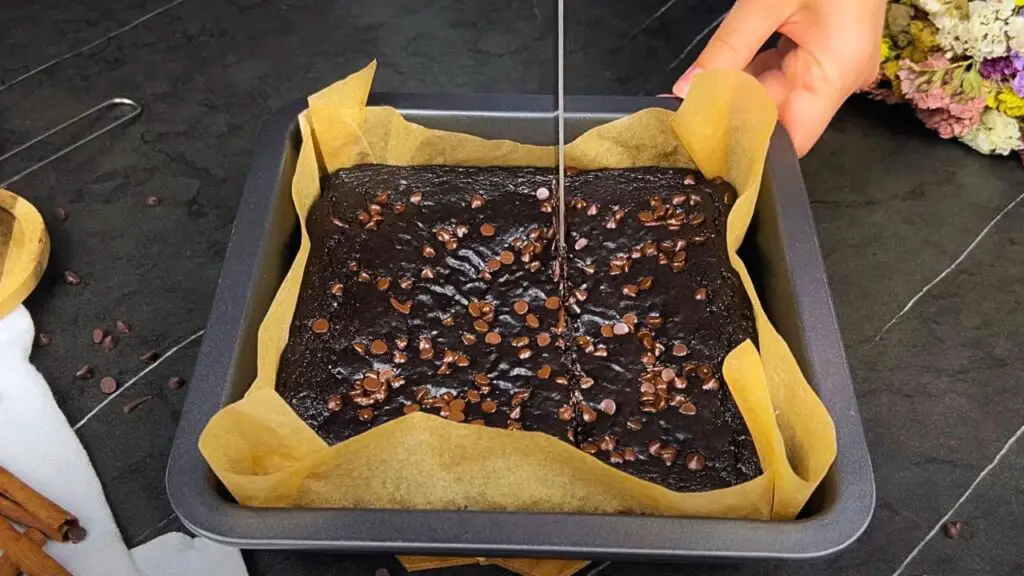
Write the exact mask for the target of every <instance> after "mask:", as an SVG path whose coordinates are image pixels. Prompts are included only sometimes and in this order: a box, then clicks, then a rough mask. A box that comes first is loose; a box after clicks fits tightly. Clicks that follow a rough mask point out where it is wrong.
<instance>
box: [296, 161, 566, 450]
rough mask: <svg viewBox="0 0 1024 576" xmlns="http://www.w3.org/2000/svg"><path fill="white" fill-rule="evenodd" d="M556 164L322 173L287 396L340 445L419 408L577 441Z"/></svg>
mask: <svg viewBox="0 0 1024 576" xmlns="http://www.w3.org/2000/svg"><path fill="white" fill-rule="evenodd" d="M553 175H554V174H553V171H552V170H542V169H520V168H517V169H510V168H456V167H440V166H438V167H418V168H406V167H394V166H361V167H356V168H353V169H349V170H342V171H340V172H337V173H336V174H334V175H332V176H330V177H328V178H325V179H324V181H323V182H322V183H321V190H322V196H321V198H320V200H319V201H318V202H316V203H315V204H314V206H313V208H312V210H311V212H310V214H309V216H308V218H307V226H308V230H309V236H310V244H311V251H310V254H309V260H308V262H307V264H306V271H305V274H304V276H303V279H302V286H301V288H300V294H299V299H298V304H297V306H296V310H295V314H294V317H293V321H292V325H291V331H290V337H289V341H288V344H287V345H286V347H285V350H284V352H283V354H282V358H281V365H280V369H279V371H278V380H277V390H278V392H279V393H280V394H281V396H282V397H284V399H285V400H286V401H287V402H288V403H289V404H290V405H291V406H292V408H293V409H294V410H295V411H296V412H297V413H298V415H299V416H300V417H302V419H303V420H305V421H306V422H307V423H308V424H309V425H310V426H311V427H312V428H313V429H314V430H316V431H317V433H318V434H319V435H320V436H321V437H322V438H323V439H324V440H325V441H326V442H328V443H330V444H334V443H337V442H341V441H343V440H346V439H348V438H350V437H352V436H354V435H356V434H359V433H360V432H363V431H365V430H367V429H369V428H370V427H371V426H374V425H379V424H382V423H384V422H387V421H389V420H393V419H395V418H397V417H399V416H401V415H403V413H405V412H407V411H411V410H417V409H418V410H425V411H429V412H432V413H434V414H439V415H441V416H445V417H447V418H450V419H453V420H456V421H465V422H469V423H473V424H486V425H490V426H501V427H509V428H516V429H518V428H522V429H525V430H543V431H544V432H547V433H550V434H553V435H556V436H560V437H562V438H563V439H567V438H568V436H567V434H568V426H567V424H566V423H565V422H562V421H560V420H558V418H557V412H558V408H559V407H560V406H562V405H565V404H567V403H568V402H569V388H568V377H567V372H566V370H565V369H564V367H563V366H562V364H561V362H560V357H561V353H560V351H559V350H558V340H559V338H560V336H559V335H558V334H557V333H556V330H561V331H564V329H565V328H564V320H563V323H562V324H563V326H561V327H559V326H557V323H558V318H559V312H560V308H559V307H558V305H557V300H558V294H559V283H558V282H557V281H556V280H555V278H554V268H555V263H556V262H557V253H556V250H555V243H556V241H555V229H554V219H555V216H556V214H557V213H556V210H555V202H556V200H555V199H554V198H553V194H551V192H550V190H551V188H552V187H553ZM539 189H543V190H545V191H547V193H548V196H549V197H548V198H547V199H546V200H543V201H542V200H538V198H537V190H539ZM552 298H554V300H551V299H552ZM518 301H522V302H523V303H524V305H525V306H526V307H527V308H528V310H526V311H525V313H524V314H519V313H517V312H516V311H515V310H514V309H513V303H514V302H518ZM545 304H548V306H546V305H545ZM552 305H553V308H552ZM520 306H522V305H520ZM539 376H545V377H544V378H541V377H539ZM453 403H454V406H453Z"/></svg>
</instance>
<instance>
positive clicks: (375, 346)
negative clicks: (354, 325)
mask: <svg viewBox="0 0 1024 576" xmlns="http://www.w3.org/2000/svg"><path fill="white" fill-rule="evenodd" d="M387 351H388V343H387V342H385V341H383V340H379V339H378V340H374V341H373V342H371V343H370V353H371V354H375V355H377V356H380V355H381V354H384V353H386V352H387Z"/></svg>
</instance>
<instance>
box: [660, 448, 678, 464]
mask: <svg viewBox="0 0 1024 576" xmlns="http://www.w3.org/2000/svg"><path fill="white" fill-rule="evenodd" d="M678 456H679V451H678V450H676V448H675V446H665V447H664V448H662V449H661V451H660V452H659V453H658V458H661V461H662V462H664V463H665V465H666V466H671V465H672V464H673V463H674V462H675V461H676V458H677V457H678Z"/></svg>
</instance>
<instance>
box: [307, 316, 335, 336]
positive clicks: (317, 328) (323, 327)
mask: <svg viewBox="0 0 1024 576" xmlns="http://www.w3.org/2000/svg"><path fill="white" fill-rule="evenodd" d="M330 328H331V323H330V322H328V321H327V319H325V318H317V319H316V320H313V324H311V325H310V329H311V330H313V332H314V333H316V334H323V333H325V332H327V331H328V330H329V329H330Z"/></svg>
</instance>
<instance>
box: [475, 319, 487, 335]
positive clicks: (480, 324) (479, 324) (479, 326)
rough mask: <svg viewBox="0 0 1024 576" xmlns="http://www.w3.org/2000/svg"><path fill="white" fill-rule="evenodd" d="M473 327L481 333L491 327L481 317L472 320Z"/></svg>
mask: <svg viewBox="0 0 1024 576" xmlns="http://www.w3.org/2000/svg"><path fill="white" fill-rule="evenodd" d="M473 328H474V329H476V331H477V332H479V333H481V334H485V333H486V332H487V331H488V330H490V329H491V327H490V325H488V324H487V322H484V321H483V319H481V318H478V319H477V320H475V321H474V322H473Z"/></svg>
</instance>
